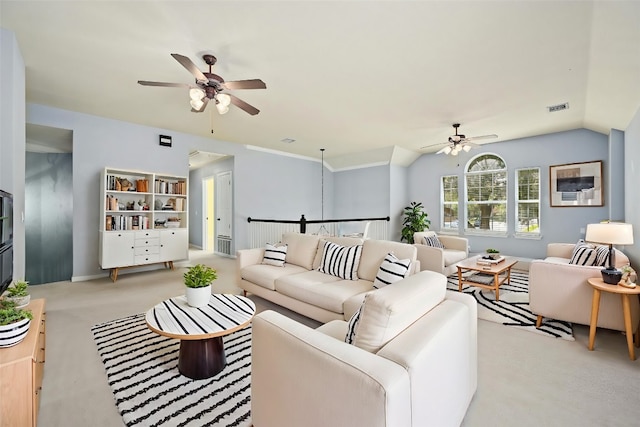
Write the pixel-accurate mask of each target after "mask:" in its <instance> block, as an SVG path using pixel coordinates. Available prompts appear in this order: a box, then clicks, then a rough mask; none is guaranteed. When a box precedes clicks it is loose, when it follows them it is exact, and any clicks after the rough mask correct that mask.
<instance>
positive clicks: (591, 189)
mask: <svg viewBox="0 0 640 427" xmlns="http://www.w3.org/2000/svg"><path fill="white" fill-rule="evenodd" d="M549 185H550V191H549V197H550V198H551V207H558V206H561V207H572V206H574V207H575V206H603V205H604V198H603V195H602V189H603V186H602V161H600V160H598V161H595V162H587V163H567V164H564V165H553V166H549Z"/></svg>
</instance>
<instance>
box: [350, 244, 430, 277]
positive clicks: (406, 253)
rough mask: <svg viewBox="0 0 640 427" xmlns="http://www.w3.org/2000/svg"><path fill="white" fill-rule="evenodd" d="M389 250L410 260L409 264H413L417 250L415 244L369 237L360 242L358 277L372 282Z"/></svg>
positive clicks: (401, 257)
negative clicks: (360, 255)
mask: <svg viewBox="0 0 640 427" xmlns="http://www.w3.org/2000/svg"><path fill="white" fill-rule="evenodd" d="M389 252H393V253H394V254H395V256H396V257H398V258H399V259H405V258H408V259H410V260H411V264H412V265H415V262H416V256H417V252H418V250H417V249H416V247H415V246H413V245H410V244H407V243H400V242H392V241H389V240H373V239H369V240H365V241H364V243H363V244H362V257H361V258H360V266H359V267H358V277H359V278H361V279H365V280H368V281H370V282H372V283H373V281H374V280H376V275H377V274H378V269H379V268H380V264H382V261H383V260H384V258H385V257H386V256H387V254H388V253H389ZM410 274H411V273H410Z"/></svg>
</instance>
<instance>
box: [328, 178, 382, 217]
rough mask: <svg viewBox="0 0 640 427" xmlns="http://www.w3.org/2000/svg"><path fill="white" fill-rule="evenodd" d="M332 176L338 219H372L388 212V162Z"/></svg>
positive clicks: (335, 212) (335, 215) (335, 213)
mask: <svg viewBox="0 0 640 427" xmlns="http://www.w3.org/2000/svg"><path fill="white" fill-rule="evenodd" d="M333 177H334V189H333V190H334V191H333V195H334V204H335V209H334V217H335V218H337V219H340V218H342V219H344V218H372V217H386V216H387V215H389V189H390V187H389V185H390V179H389V166H388V165H383V166H373V167H369V168H360V169H350V170H345V171H337V172H334V174H333ZM325 216H326V215H325Z"/></svg>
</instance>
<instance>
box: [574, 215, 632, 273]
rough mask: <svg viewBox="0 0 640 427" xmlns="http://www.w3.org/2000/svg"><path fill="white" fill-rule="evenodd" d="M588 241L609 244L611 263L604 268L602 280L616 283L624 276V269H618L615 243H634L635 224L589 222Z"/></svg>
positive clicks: (586, 238)
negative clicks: (614, 248)
mask: <svg viewBox="0 0 640 427" xmlns="http://www.w3.org/2000/svg"><path fill="white" fill-rule="evenodd" d="M584 239H585V240H586V241H587V242H592V243H602V244H606V245H609V265H608V266H607V267H606V268H603V269H602V280H603V281H604V282H605V283H608V284H610V285H615V284H617V283H618V282H620V279H621V278H622V271H620V270H618V269H617V268H616V267H615V265H616V260H615V251H614V250H613V245H632V244H633V226H632V225H631V224H627V223H624V222H608V221H607V222H601V223H598V224H587V232H586V234H585V236H584Z"/></svg>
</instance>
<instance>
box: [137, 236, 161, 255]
mask: <svg viewBox="0 0 640 427" xmlns="http://www.w3.org/2000/svg"><path fill="white" fill-rule="evenodd" d="M134 246H135V248H136V249H138V248H148V247H152V246H160V238H159V237H156V238H148V239H136V240H135V243H134ZM136 255H137V253H136Z"/></svg>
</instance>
